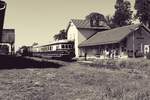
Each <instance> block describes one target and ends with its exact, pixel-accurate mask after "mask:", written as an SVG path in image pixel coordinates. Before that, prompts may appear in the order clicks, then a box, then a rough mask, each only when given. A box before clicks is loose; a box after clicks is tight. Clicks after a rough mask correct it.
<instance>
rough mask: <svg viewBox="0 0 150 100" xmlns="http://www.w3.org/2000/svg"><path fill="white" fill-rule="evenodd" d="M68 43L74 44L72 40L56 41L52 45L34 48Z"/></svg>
mask: <svg viewBox="0 0 150 100" xmlns="http://www.w3.org/2000/svg"><path fill="white" fill-rule="evenodd" d="M67 43H73V41H70V40H59V41H54V42H52V43H49V44H45V45H36V46H34V47H43V46H48V45H56V44H67Z"/></svg>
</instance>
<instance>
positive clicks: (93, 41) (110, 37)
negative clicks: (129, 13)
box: [79, 24, 140, 47]
mask: <svg viewBox="0 0 150 100" xmlns="http://www.w3.org/2000/svg"><path fill="white" fill-rule="evenodd" d="M139 25H140V24H135V25H128V26H123V27H119V28H114V29H111V30H106V31H102V32H98V33H96V34H95V35H94V36H92V37H91V38H89V39H88V40H85V41H83V42H82V43H81V44H79V47H82V46H94V45H102V44H111V43H118V42H120V41H121V40H123V39H124V38H125V37H126V36H128V35H129V34H130V33H132V32H133V31H134V30H136V29H137V28H139Z"/></svg>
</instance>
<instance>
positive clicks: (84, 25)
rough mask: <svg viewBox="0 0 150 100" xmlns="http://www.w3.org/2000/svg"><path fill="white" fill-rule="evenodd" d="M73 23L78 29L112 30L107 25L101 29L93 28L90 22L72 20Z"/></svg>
mask: <svg viewBox="0 0 150 100" xmlns="http://www.w3.org/2000/svg"><path fill="white" fill-rule="evenodd" d="M71 21H72V22H73V23H74V25H75V26H76V27H77V28H83V29H110V27H109V26H108V25H107V24H104V26H101V27H93V26H91V25H90V21H89V20H82V19H71Z"/></svg>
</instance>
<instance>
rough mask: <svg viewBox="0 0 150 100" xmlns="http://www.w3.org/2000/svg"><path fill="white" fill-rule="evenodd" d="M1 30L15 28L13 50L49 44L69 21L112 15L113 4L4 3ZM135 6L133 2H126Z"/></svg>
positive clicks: (98, 0)
mask: <svg viewBox="0 0 150 100" xmlns="http://www.w3.org/2000/svg"><path fill="white" fill-rule="evenodd" d="M5 1H6V3H7V8H6V15H5V22H4V23H5V24H4V28H14V29H15V34H16V39H15V46H16V49H17V48H18V47H20V46H22V45H32V44H33V43H34V42H37V43H39V44H48V43H50V42H52V41H54V40H53V36H54V35H55V34H57V33H59V31H60V30H61V29H66V28H67V25H68V23H69V21H70V19H84V18H85V16H86V15H88V14H89V13H91V12H99V13H101V14H104V15H113V13H114V5H115V2H116V0H5ZM129 1H130V2H131V4H132V7H133V6H134V1H135V0H129Z"/></svg>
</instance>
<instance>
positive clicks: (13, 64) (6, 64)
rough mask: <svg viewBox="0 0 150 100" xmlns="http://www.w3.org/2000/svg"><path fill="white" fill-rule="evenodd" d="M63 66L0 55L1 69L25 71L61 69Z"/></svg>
mask: <svg viewBox="0 0 150 100" xmlns="http://www.w3.org/2000/svg"><path fill="white" fill-rule="evenodd" d="M61 66H62V65H60V64H57V63H54V62H47V61H36V60H32V59H27V58H23V57H16V56H8V55H0V69H24V68H59V67H61Z"/></svg>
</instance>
